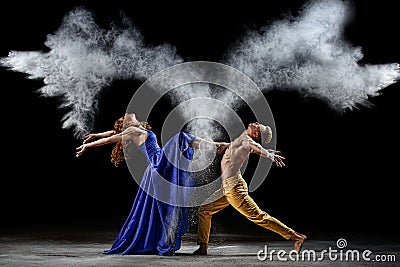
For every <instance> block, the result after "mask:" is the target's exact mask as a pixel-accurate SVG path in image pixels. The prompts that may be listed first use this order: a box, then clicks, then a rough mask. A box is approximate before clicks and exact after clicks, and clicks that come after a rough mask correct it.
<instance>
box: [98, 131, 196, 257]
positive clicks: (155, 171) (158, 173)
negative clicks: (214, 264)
mask: <svg viewBox="0 0 400 267" xmlns="http://www.w3.org/2000/svg"><path fill="white" fill-rule="evenodd" d="M147 132H148V137H147V139H146V141H145V142H144V143H143V144H142V145H140V146H139V147H138V148H139V150H140V151H142V152H143V153H144V155H145V156H146V159H147V161H148V166H147V168H146V170H145V172H144V174H143V178H142V181H141V183H140V187H139V189H138V192H137V195H136V197H135V200H134V203H133V206H132V209H131V212H130V214H129V216H128V218H127V219H126V221H125V223H124V225H123V226H122V228H121V230H120V232H119V234H118V236H117V238H116V240H115V241H114V243H113V245H112V247H111V249H109V250H106V251H104V254H124V255H125V254H158V255H161V256H167V255H173V254H174V252H175V251H177V250H179V249H180V246H181V237H182V235H183V234H184V233H185V232H186V231H187V229H188V208H186V207H183V206H179V205H172V204H168V203H174V201H173V200H174V199H175V198H177V197H178V196H177V195H176V194H177V190H168V188H167V189H166V190H165V187H164V188H161V187H160V185H159V182H158V181H159V180H160V177H163V178H164V179H165V180H166V181H167V182H169V183H171V184H172V185H178V186H185V187H191V186H193V185H194V182H193V177H192V173H191V172H190V166H189V162H190V160H192V158H193V149H192V147H190V144H191V143H192V142H193V140H194V139H195V136H193V135H191V134H188V133H185V132H179V133H177V134H176V135H174V136H173V137H172V138H171V139H170V140H169V141H168V142H167V143H166V144H165V145H164V146H163V148H160V146H159V145H158V143H157V138H156V135H155V134H154V133H153V132H152V131H150V130H147ZM182 156H183V157H182ZM167 190H168V192H165V191H167ZM158 194H160V197H161V194H162V197H165V196H166V194H167V197H168V198H170V199H171V202H170V201H168V203H165V202H163V201H160V200H159V199H160V198H159V197H158ZM187 197H189V196H187Z"/></svg>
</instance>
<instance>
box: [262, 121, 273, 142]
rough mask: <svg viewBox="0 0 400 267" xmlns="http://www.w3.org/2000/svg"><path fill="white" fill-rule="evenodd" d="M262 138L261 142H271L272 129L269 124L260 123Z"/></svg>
mask: <svg viewBox="0 0 400 267" xmlns="http://www.w3.org/2000/svg"><path fill="white" fill-rule="evenodd" d="M260 132H261V140H260V143H267V144H268V143H270V142H271V140H272V129H271V127H269V126H266V125H263V124H260Z"/></svg>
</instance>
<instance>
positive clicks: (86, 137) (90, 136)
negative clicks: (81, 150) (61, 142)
mask: <svg viewBox="0 0 400 267" xmlns="http://www.w3.org/2000/svg"><path fill="white" fill-rule="evenodd" d="M96 137H97V134H95V133H91V134H88V135H86V136H85V139H84V140H83V143H84V144H86V143H87V142H89V141H91V140H93V139H95V138H96Z"/></svg>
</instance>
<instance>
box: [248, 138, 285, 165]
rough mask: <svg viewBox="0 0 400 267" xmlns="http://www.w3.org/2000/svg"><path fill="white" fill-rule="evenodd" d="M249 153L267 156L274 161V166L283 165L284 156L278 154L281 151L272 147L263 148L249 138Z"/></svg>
mask: <svg viewBox="0 0 400 267" xmlns="http://www.w3.org/2000/svg"><path fill="white" fill-rule="evenodd" d="M249 142H250V144H249V145H250V153H254V154H257V155H260V156H261V157H264V158H267V159H270V160H272V161H273V162H275V164H276V166H278V167H284V166H285V163H284V162H283V160H284V159H285V157H283V156H281V155H279V154H280V153H281V152H280V151H276V150H273V149H265V148H263V147H262V146H261V145H260V144H259V143H257V142H255V141H254V140H250V141H249Z"/></svg>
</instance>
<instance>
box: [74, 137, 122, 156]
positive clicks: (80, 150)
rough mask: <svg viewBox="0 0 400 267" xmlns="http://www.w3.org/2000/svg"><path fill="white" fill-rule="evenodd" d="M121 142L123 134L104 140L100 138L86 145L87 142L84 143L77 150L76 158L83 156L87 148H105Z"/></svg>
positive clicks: (104, 138)
mask: <svg viewBox="0 0 400 267" xmlns="http://www.w3.org/2000/svg"><path fill="white" fill-rule="evenodd" d="M120 141H122V133H119V134H115V135H112V136H108V137H103V138H100V139H98V140H96V141H93V142H89V143H85V141H84V143H83V144H82V145H80V146H79V147H77V148H76V157H79V156H81V155H82V154H83V152H85V150H86V149H87V148H91V147H96V146H103V145H106V144H111V143H117V142H120Z"/></svg>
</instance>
